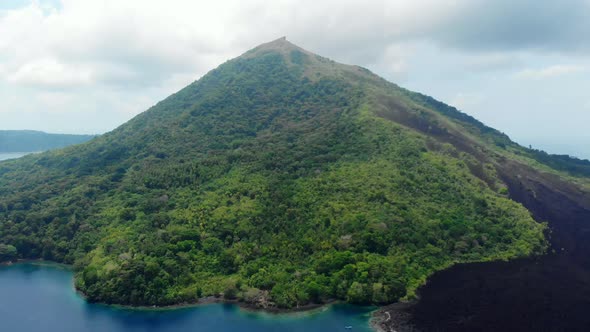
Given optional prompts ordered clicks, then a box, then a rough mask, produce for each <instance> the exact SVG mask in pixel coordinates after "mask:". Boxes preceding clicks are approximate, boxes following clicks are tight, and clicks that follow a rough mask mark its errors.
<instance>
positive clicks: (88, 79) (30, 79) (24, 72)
mask: <svg viewBox="0 0 590 332" xmlns="http://www.w3.org/2000/svg"><path fill="white" fill-rule="evenodd" d="M6 79H7V80H8V82H11V83H19V84H26V85H38V86H46V87H72V86H78V85H86V84H90V83H92V81H93V79H92V72H91V69H90V68H85V67H84V66H72V65H65V64H63V63H60V62H58V61H57V60H56V59H39V60H33V61H31V62H28V63H24V64H23V65H22V66H20V67H19V68H18V69H17V70H16V71H15V72H13V73H11V74H9V75H8V76H7V78H6Z"/></svg>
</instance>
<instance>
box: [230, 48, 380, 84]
mask: <svg viewBox="0 0 590 332" xmlns="http://www.w3.org/2000/svg"><path fill="white" fill-rule="evenodd" d="M277 53H278V54H280V55H281V56H282V57H283V58H284V60H285V62H286V63H287V64H288V65H290V66H296V67H300V68H303V72H304V74H305V76H306V77H307V78H308V79H311V80H312V81H316V80H318V79H321V78H322V77H332V78H346V77H348V78H353V80H355V78H361V79H362V80H363V81H364V80H366V79H370V80H373V81H376V82H384V81H383V80H382V79H381V78H380V77H378V76H377V75H375V74H373V73H371V72H370V71H369V70H367V69H365V68H362V67H360V66H355V65H346V64H342V63H338V62H336V61H333V60H331V59H328V58H325V57H323V56H320V55H317V54H315V53H313V52H310V51H308V50H305V49H303V48H301V47H299V46H297V45H295V44H293V43H291V42H290V41H288V40H287V38H286V37H281V38H278V39H275V40H273V41H271V42H268V43H264V44H261V45H259V46H257V47H255V48H253V49H251V50H249V51H247V52H246V53H244V54H243V55H242V56H241V57H239V58H238V59H248V58H256V57H260V56H267V55H270V54H277ZM351 75H352V76H351Z"/></svg>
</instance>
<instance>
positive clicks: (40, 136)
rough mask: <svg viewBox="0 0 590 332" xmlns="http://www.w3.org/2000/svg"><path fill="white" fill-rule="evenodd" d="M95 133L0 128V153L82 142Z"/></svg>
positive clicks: (37, 149) (46, 148)
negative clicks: (80, 133)
mask: <svg viewBox="0 0 590 332" xmlns="http://www.w3.org/2000/svg"><path fill="white" fill-rule="evenodd" d="M94 137H95V135H70V134H49V133H45V132H42V131H35V130H0V153H10V152H36V151H45V150H51V149H58V148H63V147H66V146H68V145H73V144H79V143H84V142H86V141H89V140H91V139H92V138H94Z"/></svg>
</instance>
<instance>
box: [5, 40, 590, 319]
mask: <svg viewBox="0 0 590 332" xmlns="http://www.w3.org/2000/svg"><path fill="white" fill-rule="evenodd" d="M539 156H540V155H539V154H538V153H537V154H536V152H535V151H531V150H527V149H524V148H522V147H520V146H518V145H517V144H515V143H513V142H511V141H510V140H509V139H508V137H506V136H505V135H503V134H501V133H500V132H498V131H496V130H494V129H491V128H488V127H486V126H485V125H483V124H482V123H480V122H478V121H477V120H475V119H473V118H471V117H469V116H467V115H465V114H463V113H461V112H459V111H457V110H456V109H454V108H452V107H449V106H447V105H445V104H443V103H440V102H438V101H435V100H434V99H432V98H430V97H427V96H424V95H421V94H417V93H413V92H410V91H407V90H405V89H402V88H400V87H398V86H397V85H395V84H392V83H389V82H387V81H385V80H383V79H381V78H379V77H378V76H376V75H374V74H373V73H371V72H370V71H368V70H366V69H363V68H361V67H357V66H349V65H343V64H339V63H336V62H334V61H332V60H329V59H326V58H323V57H320V56H318V55H315V54H313V53H310V52H308V51H305V50H303V49H301V48H299V47H297V46H295V45H293V44H291V43H289V42H288V41H287V40H286V39H285V38H281V39H278V40H275V41H273V42H270V43H268V44H263V45H260V46H258V47H256V48H254V49H252V50H251V51H248V52H246V53H245V54H243V55H242V56H240V57H238V58H235V59H233V60H230V61H228V62H226V63H224V64H223V65H221V66H219V67H218V68H216V69H214V70H212V71H211V72H209V73H208V74H207V75H205V76H204V77H203V78H201V79H200V80H198V81H196V82H194V83H192V84H190V85H189V86H187V87H186V88H184V89H182V90H181V91H179V92H177V93H175V94H173V95H171V96H170V97H168V98H166V99H165V100H163V101H161V102H159V103H158V104H157V105H155V106H153V107H152V108H150V109H149V110H147V111H146V112H144V113H142V114H140V115H138V116H137V117H136V118H134V119H132V120H131V121H129V122H128V123H126V124H124V125H122V126H121V127H119V128H117V129H115V130H114V131H112V132H110V133H108V134H105V135H103V136H101V137H98V138H96V139H94V140H92V141H90V142H88V143H85V144H82V145H78V146H74V147H69V148H66V149H63V150H59V151H55V152H48V153H43V154H39V155H33V156H28V157H26V158H22V159H19V160H15V161H9V162H2V163H0V244H4V245H5V246H13V247H15V248H16V249H17V257H18V258H43V259H47V260H53V261H58V262H64V263H71V264H74V267H75V269H76V272H77V273H76V287H77V288H78V289H79V290H81V291H82V292H84V293H85V294H86V295H87V296H88V298H89V299H90V300H92V301H101V302H107V303H121V304H132V305H169V304H176V303H187V302H196V301H198V299H199V298H201V297H204V296H210V295H214V296H219V295H222V296H224V297H225V298H227V299H236V298H238V299H240V300H242V301H247V302H251V303H253V304H256V305H258V306H261V307H264V308H268V307H274V306H277V307H285V308H290V307H295V306H299V305H303V304H306V303H310V302H315V303H320V302H323V301H327V300H330V299H341V300H345V301H348V302H351V303H374V304H383V303H391V302H394V301H397V300H399V299H400V298H413V297H414V296H415V291H416V289H417V287H418V286H420V285H422V284H423V283H424V282H425V280H426V278H427V277H428V276H430V275H431V274H432V273H434V272H435V271H438V270H441V269H445V268H447V267H449V266H451V265H453V264H455V263H458V262H474V261H489V260H496V259H511V258H516V257H524V256H529V255H535V254H541V253H543V252H544V251H545V250H546V248H547V241H546V239H545V237H544V235H543V231H544V230H545V229H546V226H545V225H544V224H541V223H537V222H536V221H535V220H534V219H533V217H532V216H531V213H530V211H529V210H527V209H526V208H525V207H524V206H523V205H521V204H519V203H517V202H515V201H513V200H512V199H510V197H509V190H510V189H511V187H509V186H510V185H515V184H518V185H520V186H521V187H523V188H530V187H531V186H533V185H534V184H535V183H542V181H544V180H543V179H546V177H547V176H550V177H551V178H552V179H562V178H565V177H566V173H565V172H569V174H567V176H568V177H570V178H572V179H576V177H580V176H583V175H584V174H585V172H587V171H588V167H587V165H586V164H584V163H581V164H575V165H574V166H575V167H574V166H572V165H573V164H572V161H571V160H555V159H552V158H551V157H546V158H545V159H546V160H545V161H543V160H542V158H541V157H539ZM539 170H543V172H544V173H542V172H540V171H539ZM544 174H549V175H544ZM517 175H518V176H517ZM521 175H524V177H521ZM526 181H529V182H526ZM534 181H537V182H534ZM539 181H541V182H539ZM559 181H562V180H555V181H554V183H562V182H559ZM563 181H565V180H563ZM572 181H574V180H572ZM563 183H565V182H563ZM515 186H516V185H515ZM527 186H528V187H527ZM571 186H574V187H575V186H577V184H571ZM576 188H577V187H576ZM525 191H526V190H525ZM564 193H565V192H564ZM564 195H567V193H565V194H564ZM572 199H575V198H572ZM580 204H582V203H580Z"/></svg>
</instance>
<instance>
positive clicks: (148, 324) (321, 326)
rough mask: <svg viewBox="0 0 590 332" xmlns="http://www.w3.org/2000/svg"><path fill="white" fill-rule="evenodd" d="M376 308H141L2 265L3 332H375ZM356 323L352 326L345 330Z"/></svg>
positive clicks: (53, 274) (67, 280) (54, 269)
mask: <svg viewBox="0 0 590 332" xmlns="http://www.w3.org/2000/svg"><path fill="white" fill-rule="evenodd" d="M371 310H372V308H364V307H358V306H350V305H333V306H329V307H326V308H322V309H319V310H315V311H312V312H304V313H292V314H278V315H277V314H270V313H264V312H251V311H247V310H243V309H240V308H239V307H237V306H235V305H228V304H211V305H203V306H195V307H190V308H182V309H169V310H138V309H123V308H116V307H111V306H105V305H99V304H90V303H87V302H86V301H85V300H84V299H83V298H82V297H80V296H79V295H78V294H77V293H76V292H75V291H74V289H73V286H72V273H71V271H69V270H68V269H66V268H60V267H59V266H47V265H37V264H16V265H12V266H2V267H0V331H12V332H20V331H22V332H33V331H60V332H73V331H76V332H86V331H105V332H106V331H109V332H118V331H133V332H136V331H137V332H139V331H142V332H143V331H148V332H164V331H166V332H171V331H178V332H182V331H202V332H206V331H232V332H233V331H241V332H254V331H257V332H266V331H277V332H278V331H281V332H289V331H301V332H316V331H317V332H320V331H322V332H324V331H363V332H367V331H370V328H369V323H368V322H369V318H370V313H371ZM346 326H352V329H346V328H345V327H346Z"/></svg>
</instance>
